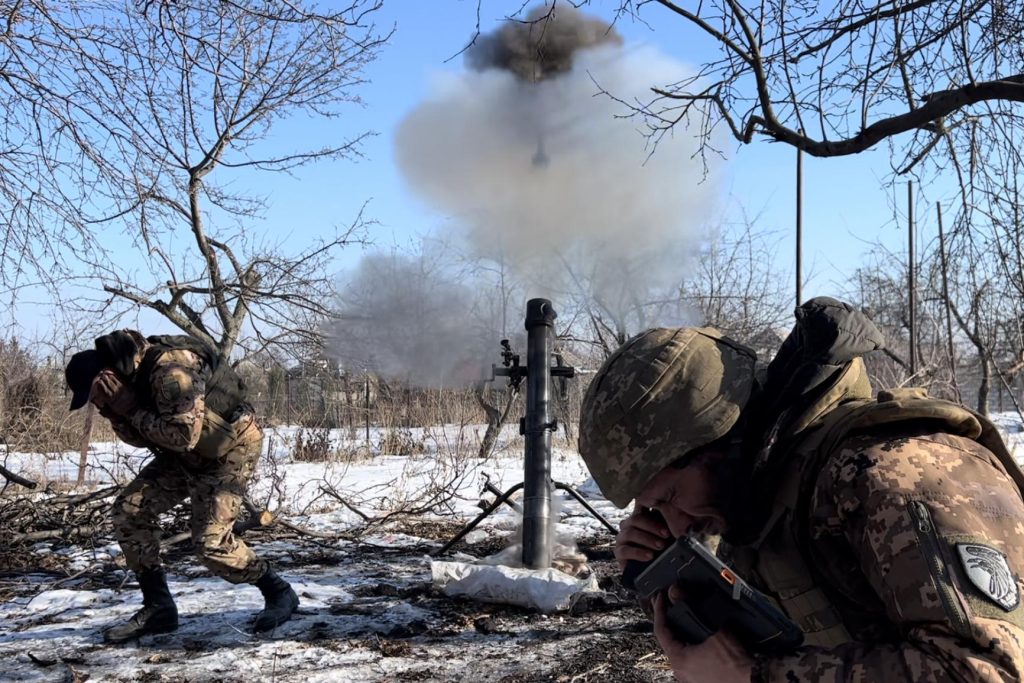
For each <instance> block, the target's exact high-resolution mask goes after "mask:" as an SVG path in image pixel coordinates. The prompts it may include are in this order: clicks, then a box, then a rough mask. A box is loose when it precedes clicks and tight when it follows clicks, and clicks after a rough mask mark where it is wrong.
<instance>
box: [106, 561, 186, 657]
mask: <svg viewBox="0 0 1024 683" xmlns="http://www.w3.org/2000/svg"><path fill="white" fill-rule="evenodd" d="M136 576H137V577H138V579H139V588H141V589H142V609H140V610H139V611H138V612H136V613H135V615H134V616H133V617H132V618H131V619H129V620H128V621H127V622H126V623H124V624H118V625H117V626H112V627H110V628H109V629H107V630H106V631H105V632H104V634H103V639H104V640H105V641H106V642H108V643H123V642H125V641H127V640H133V639H135V638H138V637H139V636H144V635H146V634H149V633H170V632H171V631H173V630H175V629H176V628H178V608H177V607H175V605H174V598H172V597H171V591H170V590H169V589H168V588H167V577H166V576H164V572H163V570H162V569H147V570H144V571H141V572H138V573H137V574H136Z"/></svg>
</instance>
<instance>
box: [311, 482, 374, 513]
mask: <svg viewBox="0 0 1024 683" xmlns="http://www.w3.org/2000/svg"><path fill="white" fill-rule="evenodd" d="M320 491H321V492H322V493H326V494H327V495H328V496H331V497H332V498H335V499H336V500H337V501H338V502H339V503H341V504H342V505H344V506H345V507H346V508H348V509H349V510H351V511H352V512H354V513H356V514H357V515H359V516H360V517H362V518H363V521H364V522H370V521H373V520H371V519H370V516H369V515H367V514H366V513H364V512H363V511H362V510H360V509H358V508H357V507H356V506H354V505H352V503H350V502H348V501H347V500H345V499H344V498H343V497H342V495H341V494H340V493H338V491H337V490H336V489H335V488H334V487H333V486H330V485H329V484H321V485H320Z"/></svg>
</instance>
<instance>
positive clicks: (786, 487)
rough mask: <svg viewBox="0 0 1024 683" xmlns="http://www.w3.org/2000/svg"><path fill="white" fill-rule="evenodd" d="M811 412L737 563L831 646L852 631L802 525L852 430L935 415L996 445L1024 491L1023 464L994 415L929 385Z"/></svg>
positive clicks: (949, 429)
mask: <svg viewBox="0 0 1024 683" xmlns="http://www.w3.org/2000/svg"><path fill="white" fill-rule="evenodd" d="M824 404H825V405H827V404H828V401H827V400H826V401H825V403H824ZM819 405H820V404H819ZM812 419H813V420H814V422H812V423H810V424H807V426H806V429H805V430H804V432H802V433H801V434H800V435H799V437H800V438H799V441H797V442H796V444H795V447H794V449H793V450H791V451H787V453H786V458H787V461H788V467H787V469H786V473H785V475H784V476H783V478H782V486H781V487H780V489H779V491H778V493H777V495H776V497H775V501H774V504H773V506H772V509H771V513H770V515H769V517H768V521H767V523H766V524H765V525H764V527H763V530H762V532H761V534H760V536H759V537H758V538H757V539H756V540H755V541H754V542H753V543H750V544H747V545H744V546H743V547H742V548H737V549H736V551H735V552H736V557H735V560H734V562H733V563H734V565H735V566H736V568H737V569H738V570H739V571H741V572H744V573H748V574H749V575H750V576H752V577H756V579H757V580H758V581H759V582H760V583H761V588H762V589H763V590H764V591H765V592H766V593H768V595H769V596H770V597H772V598H773V599H774V600H775V601H776V602H777V603H778V604H779V606H780V607H781V608H782V609H783V610H784V611H785V612H786V614H788V615H789V617H790V618H791V619H792V620H793V621H794V622H796V623H797V624H798V625H799V626H800V628H801V629H802V630H803V632H804V639H805V642H806V643H807V644H808V645H814V646H820V647H829V648H831V647H835V646H837V645H841V644H843V643H847V642H850V641H852V640H853V638H852V637H851V635H850V633H849V631H848V630H847V625H846V624H844V623H843V619H842V615H841V613H840V611H839V610H838V609H836V607H835V606H834V604H833V603H832V601H831V600H830V599H829V597H828V595H827V594H826V592H825V590H824V589H823V588H822V586H821V585H819V583H818V582H817V581H816V573H815V571H814V570H813V567H812V564H811V563H809V562H808V561H807V559H806V555H805V552H806V549H807V548H808V547H809V541H810V539H809V538H808V537H807V535H806V532H805V531H804V530H803V528H802V526H801V525H802V523H803V522H804V521H805V520H806V518H807V515H808V509H807V505H808V501H807V500H806V498H807V492H808V491H810V490H811V489H812V488H813V486H814V483H815V481H816V479H817V476H818V474H819V472H820V470H821V468H822V467H824V465H825V463H826V460H827V458H828V457H829V456H830V455H831V454H832V453H833V451H834V449H835V448H836V447H837V446H838V445H839V444H840V443H841V442H842V441H843V440H844V439H845V438H846V437H848V436H852V435H853V434H854V433H856V432H864V431H865V430H870V429H876V428H879V427H892V426H896V425H899V424H901V423H907V424H908V426H911V423H916V424H918V425H920V424H921V422H922V421H929V422H931V423H935V424H937V425H941V426H938V427H937V428H936V431H941V432H944V433H949V434H954V435H957V436H961V437H964V438H967V439H971V440H973V441H976V442H977V443H979V444H981V445H982V446H984V447H985V448H987V449H988V450H989V451H991V452H992V453H993V454H994V455H995V456H996V458H998V460H999V461H1000V463H1002V465H1003V467H1004V468H1005V469H1006V471H1007V473H1008V474H1009V476H1010V477H1011V478H1012V479H1013V481H1014V483H1015V484H1016V485H1017V488H1018V490H1019V491H1020V492H1022V495H1024V472H1022V471H1021V469H1020V466H1019V465H1018V464H1017V462H1016V460H1014V458H1013V456H1012V455H1011V454H1010V452H1009V451H1008V450H1007V448H1006V445H1005V444H1004V443H1003V440H1002V438H1001V437H1000V436H999V433H998V431H997V429H996V427H995V425H993V424H992V423H991V422H990V421H989V420H987V419H986V418H985V417H983V416H981V415H979V414H977V413H975V412H973V411H971V410H969V409H967V408H964V407H962V406H959V405H956V404H954V403H950V402H948V401H942V400H939V399H933V398H929V397H928V395H927V393H926V391H925V390H924V389H919V388H908V389H895V390H891V391H880V392H879V394H878V398H877V399H874V400H872V399H855V400H851V401H847V402H844V403H840V404H838V405H834V404H833V405H832V406H830V407H829V409H828V410H827V412H825V413H824V414H821V413H820V412H819V414H818V415H817V416H815V417H812Z"/></svg>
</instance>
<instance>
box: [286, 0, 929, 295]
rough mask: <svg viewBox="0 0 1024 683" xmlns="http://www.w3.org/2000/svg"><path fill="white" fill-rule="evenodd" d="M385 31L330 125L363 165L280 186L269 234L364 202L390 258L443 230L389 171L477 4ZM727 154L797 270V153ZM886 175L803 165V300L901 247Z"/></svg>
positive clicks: (883, 155) (677, 43)
mask: <svg viewBox="0 0 1024 683" xmlns="http://www.w3.org/2000/svg"><path fill="white" fill-rule="evenodd" d="M612 4H613V3H610V2H596V3H594V4H593V5H592V6H591V7H589V8H588V11H589V12H591V13H597V14H603V15H604V16H606V18H609V19H610V18H611V14H610V10H611V9H612ZM518 6H519V3H518V2H506V1H505V0H497V1H493V0H492V1H488V0H485V1H484V14H483V15H482V17H481V28H482V29H483V30H485V31H486V30H489V29H493V28H494V27H495V26H497V25H498V22H499V21H500V20H501V18H502V17H503V14H502V12H507V11H510V10H515V9H517V8H518ZM643 18H645V20H646V21H647V23H648V24H649V25H648V26H644V25H643V24H641V23H637V22H632V21H630V20H628V19H625V20H623V21H622V22H620V23H619V24H618V28H619V31H620V32H621V33H622V34H623V35H624V37H625V38H626V40H627V41H629V42H634V41H639V42H645V43H651V44H654V45H656V46H658V47H659V48H660V49H661V50H663V51H665V52H667V53H668V54H670V55H672V56H673V57H675V58H677V59H680V60H682V61H684V62H688V63H696V62H698V61H700V60H702V59H704V58H706V57H708V56H709V55H711V54H713V53H712V52H711V51H710V50H711V46H710V45H709V44H708V43H707V42H706V41H704V40H703V39H702V37H701V36H699V35H697V33H696V32H695V31H694V30H693V29H692V28H691V27H689V26H687V25H686V24H684V23H683V22H681V21H680V20H679V19H678V18H675V17H673V16H672V15H670V14H669V13H667V12H665V11H663V10H662V8H657V7H650V8H649V9H648V10H647V11H645V13H644V14H643ZM392 23H393V24H394V25H395V27H396V31H395V35H394V38H393V39H392V42H391V45H390V46H389V47H387V48H386V49H385V51H384V52H383V54H382V56H381V58H380V59H379V60H378V61H377V62H375V63H374V64H373V65H372V67H371V68H370V70H369V72H368V73H367V76H368V78H369V80H370V81H371V82H370V83H369V84H367V85H366V86H364V87H363V88H362V90H361V95H362V98H363V100H364V107H363V108H362V109H361V110H350V111H349V113H348V114H346V115H345V116H344V117H342V118H341V119H339V120H338V121H335V122H333V123H332V124H330V125H333V126H340V127H341V128H342V132H343V133H350V132H352V131H357V130H374V131H375V132H376V133H377V136H376V137H374V138H372V139H371V140H370V141H369V142H368V143H367V144H366V145H365V147H364V148H363V150H364V153H365V158H364V159H362V160H359V161H358V162H355V163H338V164H332V165H330V166H327V165H321V166H316V167H311V168H310V169H306V170H305V171H304V172H303V174H302V177H301V180H300V181H295V182H280V181H276V182H275V183H274V189H273V190H272V193H271V195H270V200H271V203H272V205H273V206H272V209H271V211H270V212H269V213H268V225H271V224H275V223H291V224H293V225H297V226H300V227H297V228H296V233H301V232H306V231H312V232H315V230H316V229H317V227H316V226H321V227H322V226H324V225H330V224H332V223H340V222H344V221H345V220H346V218H348V217H350V216H352V215H354V214H355V213H356V212H357V211H358V209H359V207H360V206H361V205H362V203H363V202H364V201H367V200H369V201H370V203H369V206H368V215H369V216H370V217H372V218H374V219H376V220H377V221H379V223H380V225H379V226H378V227H377V228H375V230H374V233H373V240H374V242H375V243H376V244H377V245H378V246H382V247H387V246H389V245H391V244H393V243H395V242H398V243H405V242H408V241H409V240H411V239H414V238H415V236H416V235H417V234H422V233H425V232H429V231H432V230H436V229H437V228H438V227H439V226H442V225H443V224H444V222H445V221H446V217H445V216H443V215H441V214H438V213H437V212H436V211H434V210H433V209H431V208H430V207H428V206H425V205H423V204H422V203H421V202H419V201H418V200H417V199H416V198H415V197H413V196H412V195H411V194H410V193H409V192H408V190H407V188H406V186H405V184H404V183H403V180H402V178H401V175H400V174H399V172H398V169H397V168H396V166H395V163H394V159H393V144H392V143H393V133H394V130H395V127H396V126H397V124H398V123H399V121H400V120H401V119H402V117H404V116H405V115H406V114H407V113H408V112H409V111H410V110H411V109H412V108H413V107H415V106H416V105H417V103H419V102H420V100H421V99H422V97H423V96H424V94H425V93H426V92H427V86H428V81H429V78H430V76H431V74H432V73H434V72H436V71H438V70H461V69H462V68H463V66H462V60H461V58H456V59H451V57H452V56H453V55H455V54H456V53H457V52H458V51H459V50H460V48H461V47H462V46H463V45H464V44H465V42H466V40H467V39H468V37H469V36H470V35H471V33H472V31H473V28H474V26H475V23H476V1H475V0H443V1H438V0H434V1H431V2H425V1H423V0H387V2H385V8H384V11H383V12H382V13H381V14H380V16H379V24H380V25H381V26H386V25H387V26H389V25H391V24H392ZM306 130H310V131H311V130H312V129H309V128H306ZM321 130H323V128H321ZM727 151H728V152H729V155H730V161H729V163H728V164H727V166H726V169H727V171H726V173H727V175H726V177H727V181H726V183H724V184H723V193H724V194H725V195H727V196H724V197H723V201H724V202H741V203H742V204H743V206H744V207H745V208H746V209H747V211H748V212H749V213H751V214H760V215H761V222H760V225H761V227H763V228H765V229H770V230H774V231H776V232H777V233H778V235H779V238H780V240H781V241H780V244H779V258H780V264H779V265H780V268H781V269H783V270H787V271H792V269H793V256H792V254H793V237H792V236H793V232H794V231H793V225H794V216H795V194H794V192H795V190H794V177H795V158H796V153H795V151H794V150H793V149H792V148H790V147H787V146H783V145H780V144H776V143H770V142H767V141H765V140H758V141H755V142H754V143H753V144H751V145H745V146H744V145H739V144H731V145H730V146H729V147H728V148H727ZM888 174H889V158H888V152H887V149H885V148H884V147H883V148H882V149H880V150H877V151H873V152H869V153H865V154H862V155H858V156H856V157H848V158H835V159H814V158H811V157H807V156H805V157H804V234H805V242H804V263H805V266H804V269H805V280H809V281H806V283H805V286H804V293H805V296H810V295H814V294H831V295H839V294H841V293H842V292H843V288H844V287H846V283H847V279H848V276H849V275H850V274H851V273H852V271H853V270H854V268H856V267H857V265H858V263H859V261H860V258H861V257H862V255H863V253H864V252H865V251H866V250H868V248H869V244H868V243H870V242H873V241H875V240H881V241H882V242H883V243H885V244H887V245H889V246H890V248H891V249H893V250H901V249H903V248H904V244H905V242H906V236H905V229H906V228H905V225H904V221H903V219H902V217H901V218H900V220H899V222H898V223H897V222H895V221H894V215H893V209H892V197H893V195H894V189H893V188H892V187H891V186H890V185H883V184H882V183H883V181H884V180H885V179H886V178H887V176H888ZM899 183H900V186H899V187H898V188H897V189H896V191H895V196H896V197H897V201H898V202H899V207H900V208H899V211H900V214H901V216H902V212H903V206H904V204H903V202H904V198H905V193H906V189H905V187H903V185H904V182H903V181H899ZM929 215H930V214H929ZM920 229H921V230H927V229H928V227H927V225H923V226H921V228H920ZM358 257H359V252H358V251H356V250H353V251H352V252H350V253H349V254H348V255H346V256H345V257H343V258H342V259H341V262H340V263H339V267H341V268H344V267H347V266H349V265H351V264H352V263H354V262H355V261H356V260H357V259H358Z"/></svg>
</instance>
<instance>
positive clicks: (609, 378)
mask: <svg viewBox="0 0 1024 683" xmlns="http://www.w3.org/2000/svg"><path fill="white" fill-rule="evenodd" d="M755 362H756V354H755V353H754V351H752V350H751V349H749V348H747V347H746V346H743V345H742V344H739V343H737V342H734V341H733V340H731V339H729V338H728V337H725V336H723V335H722V334H721V333H720V332H718V331H717V330H714V329H711V328H708V327H681V328H656V329H652V330H647V331H646V332H643V333H641V334H639V335H637V336H635V337H633V338H632V339H630V340H629V341H627V342H626V343H625V344H623V345H622V346H621V347H620V348H619V349H618V350H616V351H615V353H613V354H612V355H611V356H610V357H609V358H608V360H606V361H605V362H604V365H602V366H601V369H600V370H598V371H597V374H596V375H595V376H594V380H593V381H592V382H591V384H590V387H589V388H588V389H587V393H586V396H584V398H583V406H582V410H581V415H580V443H579V446H580V454H582V456H583V459H584V460H585V461H586V463H587V467H589V468H590V473H591V474H592V475H593V477H594V480H595V481H596V482H597V485H598V486H599V487H600V488H601V492H602V493H604V495H605V496H606V497H607V498H608V500H610V501H611V502H612V503H614V504H615V505H617V506H618V507H620V508H622V507H625V506H626V505H628V504H629V502H630V501H631V500H633V499H634V498H636V496H637V495H639V494H640V492H641V491H642V490H643V488H644V487H645V486H646V485H647V483H648V482H649V481H650V480H651V478H652V477H653V476H654V475H655V474H657V473H658V472H660V471H661V470H662V469H664V468H665V467H667V466H669V465H670V464H672V463H673V462H675V461H676V460H678V459H679V458H681V457H682V456H684V455H686V454H687V453H689V452H691V451H693V450H695V449H697V448H700V447H701V446H705V445H707V444H709V443H711V442H713V441H716V440H717V439H720V438H721V437H723V436H725V435H726V433H728V431H729V430H730V429H731V428H732V426H733V425H734V424H736V421H737V420H738V419H739V416H740V412H741V411H742V410H743V407H744V406H745V405H746V403H747V400H748V399H749V398H750V394H751V391H752V390H753V387H754V372H755Z"/></svg>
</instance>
